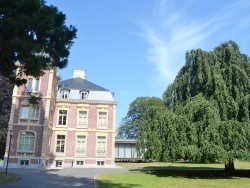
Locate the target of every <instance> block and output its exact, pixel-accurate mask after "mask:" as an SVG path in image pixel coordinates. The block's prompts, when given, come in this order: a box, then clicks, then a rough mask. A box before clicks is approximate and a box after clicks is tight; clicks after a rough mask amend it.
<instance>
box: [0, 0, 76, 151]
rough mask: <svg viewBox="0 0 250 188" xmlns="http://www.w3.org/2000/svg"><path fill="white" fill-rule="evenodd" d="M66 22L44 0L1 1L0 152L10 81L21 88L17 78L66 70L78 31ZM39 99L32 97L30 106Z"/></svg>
mask: <svg viewBox="0 0 250 188" xmlns="http://www.w3.org/2000/svg"><path fill="white" fill-rule="evenodd" d="M65 20H66V16H65V14H63V13H62V12H60V11H58V9H57V8H56V7H54V6H47V5H46V2H45V1H44V0H1V1H0V75H1V77H0V79H1V80H0V94H1V95H0V102H1V103H0V134H1V135H0V145H1V148H0V151H4V147H5V145H4V144H5V138H6V131H7V125H8V121H9V113H10V104H11V97H10V96H11V93H12V89H13V85H12V84H10V83H9V81H11V82H12V83H13V84H16V85H17V86H20V85H22V84H25V83H26V82H27V80H26V79H24V78H22V77H20V76H21V75H23V74H25V75H26V76H33V77H39V76H41V75H42V74H43V70H45V69H50V68H52V67H58V68H64V67H66V66H67V63H68V56H69V50H70V47H71V46H72V44H73V39H74V38H75V37H76V31H77V30H76V28H75V27H74V26H71V25H70V26H69V27H68V26H66V25H65ZM17 68H18V69H17ZM17 70H18V71H17ZM9 84H10V85H9ZM38 99H39V98H37V97H35V96H31V97H30V103H31V104H35V103H37V102H38Z"/></svg>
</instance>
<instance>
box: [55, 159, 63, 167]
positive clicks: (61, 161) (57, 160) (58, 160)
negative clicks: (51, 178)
mask: <svg viewBox="0 0 250 188" xmlns="http://www.w3.org/2000/svg"><path fill="white" fill-rule="evenodd" d="M57 162H58V163H61V165H59V166H57ZM55 167H63V160H61V159H56V160H55Z"/></svg>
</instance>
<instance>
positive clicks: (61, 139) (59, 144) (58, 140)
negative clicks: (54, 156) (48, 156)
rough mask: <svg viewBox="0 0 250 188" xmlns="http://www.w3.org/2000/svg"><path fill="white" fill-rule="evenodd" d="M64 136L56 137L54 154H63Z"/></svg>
mask: <svg viewBox="0 0 250 188" xmlns="http://www.w3.org/2000/svg"><path fill="white" fill-rule="evenodd" d="M64 150H65V135H57V137H56V153H64Z"/></svg>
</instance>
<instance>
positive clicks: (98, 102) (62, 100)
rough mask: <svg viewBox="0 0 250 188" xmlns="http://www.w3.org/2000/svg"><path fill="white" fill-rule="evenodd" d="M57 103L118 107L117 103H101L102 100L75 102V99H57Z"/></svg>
mask: <svg viewBox="0 0 250 188" xmlns="http://www.w3.org/2000/svg"><path fill="white" fill-rule="evenodd" d="M56 103H57V104H58V103H63V104H67V103H68V104H97V105H100V104H103V105H117V102H115V101H101V100H74V99H56Z"/></svg>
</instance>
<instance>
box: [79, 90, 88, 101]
mask: <svg viewBox="0 0 250 188" xmlns="http://www.w3.org/2000/svg"><path fill="white" fill-rule="evenodd" d="M88 96H89V92H88V91H81V92H80V98H81V99H83V100H86V99H88Z"/></svg>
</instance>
